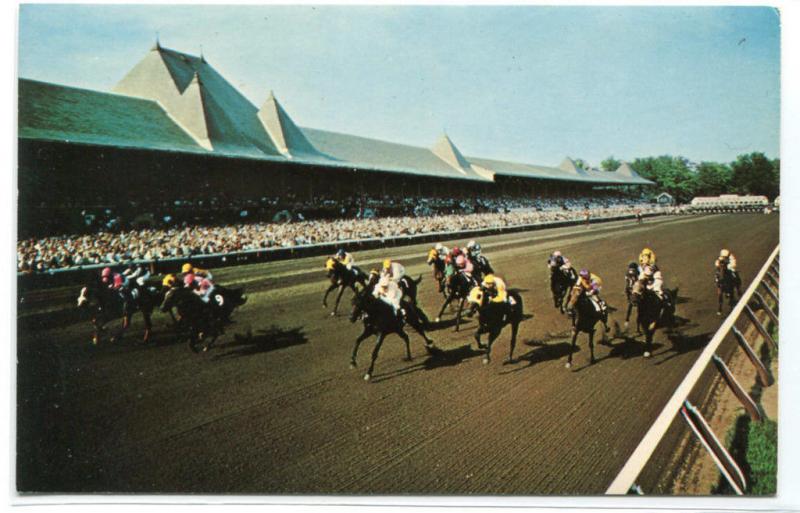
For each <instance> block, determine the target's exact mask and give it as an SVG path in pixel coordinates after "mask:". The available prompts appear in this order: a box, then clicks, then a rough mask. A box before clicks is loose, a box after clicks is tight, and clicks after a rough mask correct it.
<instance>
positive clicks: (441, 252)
mask: <svg viewBox="0 0 800 513" xmlns="http://www.w3.org/2000/svg"><path fill="white" fill-rule="evenodd" d="M448 252H449V250H448V249H447V248H446V247H445V246H443V245H442V243H441V242H437V243H436V245H435V246H434V247H433V248H431V250H430V251H428V265H431V264H433V263H434V262H435V261H436V260H445V259H446V258H447V253H448Z"/></svg>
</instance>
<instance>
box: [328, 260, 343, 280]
mask: <svg viewBox="0 0 800 513" xmlns="http://www.w3.org/2000/svg"><path fill="white" fill-rule="evenodd" d="M341 265H342V263H341V262H339V261H338V260H336V259H335V258H333V257H328V259H327V260H325V271H326V272H327V274H328V278H331V279H332V278H334V277H335V276H336V275H337V274H338V273H339V268H340V266H341Z"/></svg>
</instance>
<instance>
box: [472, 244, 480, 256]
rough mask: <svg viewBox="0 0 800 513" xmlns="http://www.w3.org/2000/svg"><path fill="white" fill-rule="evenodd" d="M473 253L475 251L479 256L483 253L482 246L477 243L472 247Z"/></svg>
mask: <svg viewBox="0 0 800 513" xmlns="http://www.w3.org/2000/svg"><path fill="white" fill-rule="evenodd" d="M472 251H474V252H475V254H476V255H477V254H478V253H480V252H481V245H480V244H478V243H477V242H476V243H475V245H474V246H473V247H472Z"/></svg>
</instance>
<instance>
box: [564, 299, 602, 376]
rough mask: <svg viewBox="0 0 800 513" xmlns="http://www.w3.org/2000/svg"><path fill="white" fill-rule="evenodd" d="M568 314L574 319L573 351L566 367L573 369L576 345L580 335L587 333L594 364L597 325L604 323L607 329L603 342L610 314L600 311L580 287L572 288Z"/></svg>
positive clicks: (591, 360)
mask: <svg viewBox="0 0 800 513" xmlns="http://www.w3.org/2000/svg"><path fill="white" fill-rule="evenodd" d="M567 312H569V314H570V316H571V317H572V349H571V350H570V352H569V356H567V364H566V365H565V367H566V368H567V369H569V368H570V367H572V353H573V352H574V351H575V343H576V341H577V339H578V334H579V333H586V334H587V335H589V351H590V359H589V363H594V362H595V358H594V332H595V325H596V324H597V323H598V321H599V322H602V323H603V325H604V327H605V329H604V330H603V341H605V340H606V331H607V330H608V313H607V312H606V311H605V310H604V309H600V310H598V309H597V307H596V306H595V302H594V301H592V300H591V299H590V298H589V296H587V295H586V291H585V290H584V288H583V287H581V286H580V285H576V286H574V287H572V290H571V291H570V296H569V301H568V302H567Z"/></svg>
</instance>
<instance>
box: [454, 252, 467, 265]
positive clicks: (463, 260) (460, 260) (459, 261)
mask: <svg viewBox="0 0 800 513" xmlns="http://www.w3.org/2000/svg"><path fill="white" fill-rule="evenodd" d="M466 264H467V259H466V258H464V255H458V256H457V257H456V265H457V266H459V267H462V266H464V265H466Z"/></svg>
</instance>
